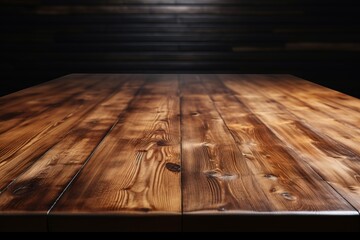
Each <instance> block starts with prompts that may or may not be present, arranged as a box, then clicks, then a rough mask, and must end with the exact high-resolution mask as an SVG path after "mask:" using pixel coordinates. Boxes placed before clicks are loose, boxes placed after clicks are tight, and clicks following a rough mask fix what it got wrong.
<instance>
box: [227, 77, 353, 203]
mask: <svg viewBox="0 0 360 240" xmlns="http://www.w3.org/2000/svg"><path fill="white" fill-rule="evenodd" d="M258 77H259V76H249V75H247V76H233V77H231V76H225V75H224V76H221V78H222V80H223V81H224V83H225V85H226V86H227V87H228V88H229V89H231V91H234V93H235V94H236V97H237V98H238V99H239V100H240V101H242V102H243V103H244V104H245V105H246V106H247V107H248V108H249V109H251V110H252V111H253V112H255V113H256V114H257V115H258V117H259V119H261V120H262V121H263V122H264V124H265V125H266V126H267V127H269V128H270V129H271V130H272V131H273V132H274V133H275V134H276V136H277V137H278V138H279V139H281V140H282V141H283V142H284V143H285V144H286V146H287V147H289V148H290V149H292V150H293V151H294V152H295V153H296V154H297V155H299V156H302V159H303V161H304V162H306V163H308V164H309V165H310V166H311V167H312V168H313V169H314V170H315V171H316V172H317V173H318V174H319V175H320V176H321V177H322V178H323V179H324V180H325V181H327V182H328V183H329V184H330V185H331V186H332V187H333V188H334V189H336V191H338V192H339V193H340V194H342V196H343V197H344V198H345V199H346V200H347V201H349V202H350V203H351V204H352V206H354V207H356V208H357V209H358V210H359V209H360V202H359V199H360V195H359V194H360V191H359V190H360V185H359V184H360V182H359V177H358V176H359V172H360V162H359V161H360V156H359V154H358V153H357V152H356V151H354V150H355V149H351V148H349V147H348V146H347V143H348V142H347V141H346V142H344V141H342V140H343V139H342V138H336V137H335V138H333V136H332V135H331V134H332V133H333V132H332V131H327V130H328V129H325V130H323V129H321V128H320V129H319V128H317V126H319V125H320V124H322V123H323V122H324V119H321V118H319V115H318V113H316V114H315V116H316V117H317V124H315V121H313V120H311V121H308V120H309V119H308V118H306V116H309V114H306V111H305V114H304V115H301V114H300V111H299V112H298V115H295V114H293V110H291V102H290V101H281V102H279V100H276V98H275V97H274V94H272V95H271V96H270V95H269V94H270V93H271V92H272V91H276V87H274V89H273V90H271V89H270V87H268V88H266V91H263V90H262V88H258V86H257V85H254V84H255V83H252V82H251V81H249V80H250V79H253V78H258ZM278 86H279V85H278ZM260 89H261V90H260ZM285 91H286V89H284V92H285ZM268 92H270V93H268ZM324 92H326V90H325V89H324ZM249 94H250V95H249ZM290 94H291V92H289V96H288V99H290V98H292V96H291V95H290ZM254 95H256V96H255V97H254ZM329 97H330V96H329ZM312 101H314V102H316V99H314V98H312V97H311V95H309V96H308V97H307V101H306V102H307V103H308V104H310V105H311V104H312ZM288 104H289V105H288ZM275 109H278V110H279V109H281V112H278V113H277V114H276V112H275ZM264 110H265V111H264ZM271 112H272V114H271ZM314 113H315V111H314ZM334 117H335V118H336V116H334ZM325 121H326V120H325ZM332 123H334V121H332ZM344 129H345V130H344ZM337 131H342V135H351V134H352V133H353V132H354V131H351V130H349V129H347V131H346V128H344V127H342V128H338V129H337ZM353 144H355V145H356V144H357V146H359V143H357V142H356V141H354V142H353ZM356 150H358V148H357V149H356Z"/></svg>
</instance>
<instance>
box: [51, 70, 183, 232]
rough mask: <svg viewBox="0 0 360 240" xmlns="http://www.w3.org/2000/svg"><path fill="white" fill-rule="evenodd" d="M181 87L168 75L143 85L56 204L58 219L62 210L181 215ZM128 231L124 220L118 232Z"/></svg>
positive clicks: (54, 212) (55, 211)
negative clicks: (178, 91) (178, 94)
mask: <svg viewBox="0 0 360 240" xmlns="http://www.w3.org/2000/svg"><path fill="white" fill-rule="evenodd" d="M177 85H178V84H177V76H176V75H174V76H171V75H169V76H164V77H159V79H156V80H153V81H151V82H149V83H147V84H146V85H145V86H144V88H143V89H142V90H141V94H140V95H139V96H138V97H136V98H135V99H134V101H133V102H132V104H131V105H130V107H129V109H128V110H127V112H126V113H125V114H124V115H123V116H122V117H121V119H120V121H119V123H118V124H117V125H116V126H115V127H114V129H113V130H112V131H111V132H110V133H109V135H108V136H107V137H106V139H105V140H104V142H103V143H102V144H101V145H100V146H99V149H98V151H97V152H96V153H95V154H94V156H93V157H92V159H91V161H90V162H89V163H88V164H87V166H86V168H85V169H84V170H83V171H82V172H81V174H80V175H79V177H78V178H77V179H76V180H75V181H74V182H73V184H72V185H71V186H70V188H69V190H68V191H67V192H66V193H65V194H64V196H63V197H62V198H61V199H60V201H59V202H58V203H57V204H56V206H55V208H54V210H53V214H54V215H55V217H56V214H62V213H69V214H74V213H75V214H79V213H83V214H91V213H92V214H94V213H95V214H96V213H98V212H106V213H115V214H119V215H121V214H125V215H126V214H127V213H129V212H130V213H133V214H143V215H150V216H151V215H154V217H155V218H156V215H160V216H161V215H164V214H166V215H168V216H169V217H170V218H172V217H173V215H176V214H180V213H181V189H180V176H181V174H180V122H179V115H180V111H179V106H180V104H179V98H178V97H177V89H178V86H177ZM150 219H152V218H150ZM178 219H179V220H180V215H179V218H178ZM149 221H154V220H149ZM179 222H180V221H179ZM179 222H178V223H179ZM160 227H161V226H160ZM169 227H170V229H169V230H173V229H174V228H175V229H176V228H177V227H178V226H169ZM136 228H137V229H138V230H141V229H142V226H136ZM128 229H129V225H128V224H125V225H123V226H121V228H119V229H118V230H119V231H126V230H128ZM144 229H146V228H144ZM163 229H165V230H166V227H165V226H164V227H163ZM65 230H66V226H65Z"/></svg>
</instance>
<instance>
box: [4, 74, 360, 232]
mask: <svg viewBox="0 0 360 240" xmlns="http://www.w3.org/2000/svg"><path fill="white" fill-rule="evenodd" d="M359 126H360V100H358V99H355V98H352V97H350V96H347V95H344V94H342V93H339V92H336V91H333V90H330V89H327V88H324V87H322V86H319V85H316V84H313V83H310V82H308V81H305V80H302V79H299V78H296V77H293V76H290V75H140V74H129V75H126V74H124V75H121V74H111V75H103V74H72V75H69V76H65V77H63V78H60V79H57V80H54V81H51V82H48V83H45V84H42V85H39V86H35V87H32V88H29V89H26V90H23V91H20V92H17V93H14V94H11V95H8V96H5V97H2V98H0V231H12V230H17V231H26V230H33V231H84V230H86V231H181V230H183V231H203V230H204V231H218V230H219V231H222V230H229V231H249V230H259V231H262V230H264V231H266V230H270V231H271V230H290V231H291V230H315V231H316V230H319V231H321V230H329V231H331V230H349V231H359V230H360V228H359V225H360V217H359V210H360V128H359Z"/></svg>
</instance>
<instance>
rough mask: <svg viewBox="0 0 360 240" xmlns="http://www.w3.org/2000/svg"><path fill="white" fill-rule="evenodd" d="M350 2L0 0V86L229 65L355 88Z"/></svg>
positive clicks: (355, 38)
mask: <svg viewBox="0 0 360 240" xmlns="http://www.w3.org/2000/svg"><path fill="white" fill-rule="evenodd" d="M356 2H359V1H349V0H341V1H339V0H336V1H335V0H0V4H1V5H0V6H1V7H0V21H1V23H0V24H1V25H0V30H1V31H0V48H1V49H0V52H1V58H0V59H1V60H0V61H1V62H0V70H1V83H0V84H1V92H0V94H5V93H9V92H11V91H15V90H18V89H21V88H24V87H26V86H30V85H34V84H36V83H39V82H42V81H47V80H50V79H52V78H54V77H57V76H60V75H64V74H68V73H73V72H179V73H180V72H197V73H201V72H221V73H226V72H229V73H290V74H295V75H298V76H300V77H303V78H306V79H309V80H312V81H316V82H319V83H322V84H324V85H327V86H329V87H332V88H336V89H338V90H341V91H345V92H347V93H349V94H352V95H356V96H358V97H360V96H359V95H360V94H359V93H360V89H359V88H358V87H356V81H358V79H357V70H358V69H359V66H360V64H359V60H360V31H359V29H360V17H359V16H358V15H359V9H360V8H359V5H360V3H356Z"/></svg>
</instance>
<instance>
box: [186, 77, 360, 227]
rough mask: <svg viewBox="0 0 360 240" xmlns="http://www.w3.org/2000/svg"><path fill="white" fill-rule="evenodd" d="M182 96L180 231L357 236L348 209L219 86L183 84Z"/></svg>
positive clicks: (195, 80)
mask: <svg viewBox="0 0 360 240" xmlns="http://www.w3.org/2000/svg"><path fill="white" fill-rule="evenodd" d="M202 79H203V80H204V81H202ZM181 90H182V96H183V100H182V115H183V117H182V118H183V120H182V128H183V130H182V131H183V150H182V152H183V206H184V214H185V215H184V229H185V230H186V231H202V230H207V231H209V230H210V231H216V230H220V231H221V230H236V231H241V230H249V229H255V227H254V226H255V225H251V224H244V221H247V220H245V219H250V222H252V223H254V222H253V221H257V222H258V224H256V230H275V231H276V230H279V229H280V230H285V229H288V230H289V229H292V230H294V229H295V230H296V229H298V230H305V229H308V230H310V229H311V230H314V225H313V223H314V222H315V221H319V220H321V221H322V223H323V225H322V226H319V225H317V227H316V228H317V230H320V229H328V228H329V227H330V226H331V227H336V228H338V229H347V228H348V227H349V228H348V230H349V229H350V230H354V229H356V228H357V219H356V218H355V217H354V216H356V215H357V212H356V211H355V210H354V209H353V208H352V206H351V205H350V204H348V203H347V202H346V201H345V200H344V199H343V197H342V196H340V195H339V194H338V193H337V192H336V191H334V190H333V189H332V188H331V187H330V186H329V185H328V184H327V183H326V182H325V181H323V180H322V179H321V178H320V177H319V175H318V174H317V173H316V172H315V171H313V170H312V169H311V168H310V167H309V166H308V165H307V164H306V163H304V162H303V161H302V158H301V155H300V156H299V155H296V154H294V152H293V151H291V150H290V149H288V148H287V147H286V146H284V144H283V143H282V141H281V140H280V139H279V138H277V136H276V135H275V134H274V133H273V132H272V131H271V130H270V129H269V128H267V126H266V125H265V124H263V123H262V121H261V120H260V119H259V118H258V117H257V116H256V115H255V114H254V113H253V112H251V110H250V109H249V108H247V107H246V106H245V105H244V104H242V103H241V102H240V101H239V100H238V99H236V98H235V96H233V95H232V93H231V91H229V90H228V89H226V87H224V85H222V84H221V82H219V81H218V80H216V79H213V78H211V77H204V76H194V75H192V76H186V77H183V84H182V88H181ZM290 212H291V214H290ZM259 213H260V214H259ZM261 213H262V214H261ZM289 215H302V217H301V216H300V217H299V218H292V217H289ZM325 215H327V216H328V219H331V221H330V220H326V219H325V218H324V217H321V216H325ZM228 216H230V217H229V218H227V217H228ZM249 216H251V217H249ZM271 216H273V217H274V218H273V219H272V218H271ZM239 220H241V222H239ZM271 220H274V221H276V223H270V224H269V221H271ZM230 221H237V222H238V223H237V224H236V223H234V222H230ZM299 221H300V222H299ZM343 223H345V224H343ZM209 226H211V227H209ZM299 226H301V227H299ZM334 229H335V228H334ZM320 231H321V230H320Z"/></svg>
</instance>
